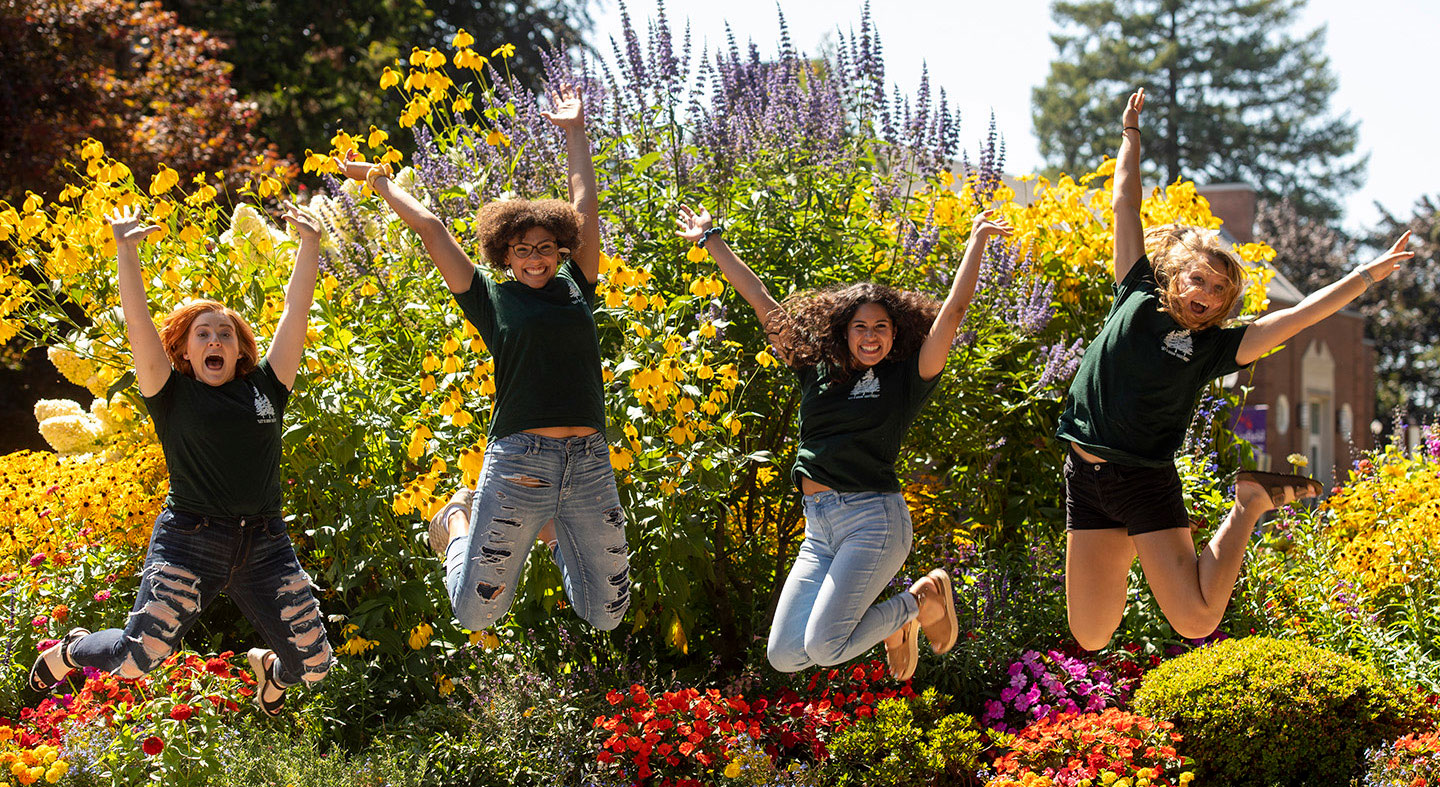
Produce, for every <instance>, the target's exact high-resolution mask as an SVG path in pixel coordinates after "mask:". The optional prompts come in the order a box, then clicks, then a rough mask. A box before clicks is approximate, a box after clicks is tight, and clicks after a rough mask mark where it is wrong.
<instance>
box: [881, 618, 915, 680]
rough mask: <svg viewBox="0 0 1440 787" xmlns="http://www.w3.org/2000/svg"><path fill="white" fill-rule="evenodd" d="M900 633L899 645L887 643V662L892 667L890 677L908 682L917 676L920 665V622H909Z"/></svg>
mask: <svg viewBox="0 0 1440 787" xmlns="http://www.w3.org/2000/svg"><path fill="white" fill-rule="evenodd" d="M900 633H901V639H900V644H899V645H891V644H890V643H888V642H887V643H885V660H886V661H887V662H888V663H889V665H890V676H891V677H892V678H894V679H895V680H899V681H906V680H910V678H911V677H912V676H913V675H914V674H915V665H916V664H919V663H920V649H919V640H920V621H919V620H918V619H914V620H907V621H906V622H905V625H903V626H901V627H900Z"/></svg>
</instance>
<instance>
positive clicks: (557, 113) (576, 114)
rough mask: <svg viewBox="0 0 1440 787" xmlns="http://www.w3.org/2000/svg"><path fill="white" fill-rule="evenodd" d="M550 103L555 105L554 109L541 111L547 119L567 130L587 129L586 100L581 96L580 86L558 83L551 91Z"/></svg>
mask: <svg viewBox="0 0 1440 787" xmlns="http://www.w3.org/2000/svg"><path fill="white" fill-rule="evenodd" d="M550 104H551V105H552V106H554V107H555V109H554V110H553V111H550V112H541V113H540V114H541V115H543V116H544V117H545V119H546V120H548V121H550V122H551V123H554V124H555V125H557V126H559V127H560V128H562V129H564V130H565V131H566V132H570V131H584V130H585V100H584V99H583V98H581V96H580V89H579V88H577V87H575V86H574V85H557V86H556V87H555V89H554V90H552V91H550Z"/></svg>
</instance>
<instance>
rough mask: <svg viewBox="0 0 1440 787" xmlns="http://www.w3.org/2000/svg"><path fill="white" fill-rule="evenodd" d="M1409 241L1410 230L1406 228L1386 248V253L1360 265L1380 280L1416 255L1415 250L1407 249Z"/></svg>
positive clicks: (1372, 276) (1376, 279)
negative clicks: (1392, 243)
mask: <svg viewBox="0 0 1440 787" xmlns="http://www.w3.org/2000/svg"><path fill="white" fill-rule="evenodd" d="M1409 242H1410V231H1409V230H1406V231H1405V234H1404V235H1401V236H1400V239H1399V240H1397V241H1395V243H1394V245H1392V246H1391V247H1390V248H1388V249H1386V250H1385V253H1384V254H1381V255H1380V256H1379V257H1376V258H1375V259H1374V260H1373V261H1371V262H1367V263H1365V264H1364V265H1362V266H1360V267H1361V268H1362V269H1363V270H1366V271H1368V272H1369V273H1370V277H1371V278H1373V279H1374V280H1375V281H1380V280H1381V279H1383V278H1385V277H1386V276H1389V275H1390V274H1392V273H1394V272H1395V269H1396V268H1398V267H1400V263H1402V262H1405V261H1406V260H1409V259H1411V258H1412V257H1414V256H1415V252H1413V251H1406V250H1405V246H1406V244H1408V243H1409Z"/></svg>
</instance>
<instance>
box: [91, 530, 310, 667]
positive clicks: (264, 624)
mask: <svg viewBox="0 0 1440 787" xmlns="http://www.w3.org/2000/svg"><path fill="white" fill-rule="evenodd" d="M221 592H224V593H225V594H226V595H227V596H229V597H230V599H231V600H232V601H234V602H235V606H237V607H239V608H240V611H241V612H242V613H244V615H245V617H246V618H247V619H248V620H249V621H250V623H251V624H252V625H254V626H255V630H256V631H259V632H260V635H261V636H262V637H264V639H265V643H266V644H267V645H269V646H270V649H271V650H273V651H275V655H276V656H277V657H278V658H277V659H276V662H275V664H276V666H275V671H274V677H275V678H276V680H278V681H279V682H280V684H281V685H284V686H293V685H295V684H296V683H298V682H300V681H302V680H303V681H305V682H307V683H314V682H316V681H319V680H320V679H321V678H323V677H325V673H326V672H327V671H328V670H329V669H330V660H331V653H330V642H329V640H327V639H326V636H325V622H324V620H323V619H322V618H321V616H320V605H319V603H318V602H316V600H315V596H314V594H312V593H311V592H310V576H309V575H308V574H306V573H305V571H304V569H302V568H300V561H298V560H297V559H296V558H295V547H294V545H292V544H291V543H290V536H289V534H288V533H286V532H285V520H283V519H281V518H280V517H213V516H204V515H201V514H189V513H185V512H183V511H174V510H171V509H170V508H164V509H162V510H161V511H160V516H159V517H158V518H157V519H156V520H155V529H154V531H153V532H152V533H151V535H150V549H149V551H148V552H147V553H146V554H145V564H144V568H142V569H141V572H140V591H139V595H137V596H136V598H135V607H134V610H133V611H131V613H130V617H129V619H128V620H127V621H126V623H125V627H124V628H114V629H105V630H103V631H97V632H94V633H93V634H89V635H87V636H85V637H83V638H81V639H80V640H78V641H77V642H75V644H73V645H71V646H70V650H69V656H70V660H71V661H72V662H74V663H75V664H78V665H80V666H82V667H94V668H96V669H100V670H104V671H106V672H113V673H114V674H116V675H118V676H120V677H122V678H137V677H139V676H141V675H144V674H145V673H147V672H149V671H150V670H152V669H154V668H155V667H156V666H158V665H159V664H160V662H162V661H164V660H165V658H166V657H167V656H169V655H170V654H172V653H174V652H175V651H176V650H177V649H178V648H179V646H180V640H181V638H183V637H184V636H185V632H186V631H189V630H190V627H191V626H193V625H194V624H195V621H196V620H197V619H198V618H199V617H200V611H201V610H203V609H204V608H205V607H207V606H209V604H210V602H212V601H214V600H215V597H216V596H218V595H220V593H221Z"/></svg>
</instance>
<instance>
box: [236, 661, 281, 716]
mask: <svg viewBox="0 0 1440 787" xmlns="http://www.w3.org/2000/svg"><path fill="white" fill-rule="evenodd" d="M267 656H268V657H269V659H270V663H269V664H267V663H266V662H265V659H266V657H267ZM279 658H280V657H279V656H277V655H275V651H273V650H270V649H268V648H251V649H250V651H249V652H248V653H246V654H245V660H246V661H247V662H249V663H250V671H251V672H253V673H255V704H256V705H259V706H260V710H261V711H263V712H264V713H265V715H266V716H269V717H271V718H274V717H276V716H279V715H280V711H282V710H284V709H285V688H286V687H284V686H281V685H280V682H279V681H277V680H275V676H274V675H272V674H270V666H271V665H272V664H274V663H275V661H276V660H278V659H279ZM272 687H273V688H277V689H279V690H280V696H279V697H278V698H276V699H273V700H267V699H265V690H266V689H269V688H272Z"/></svg>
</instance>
